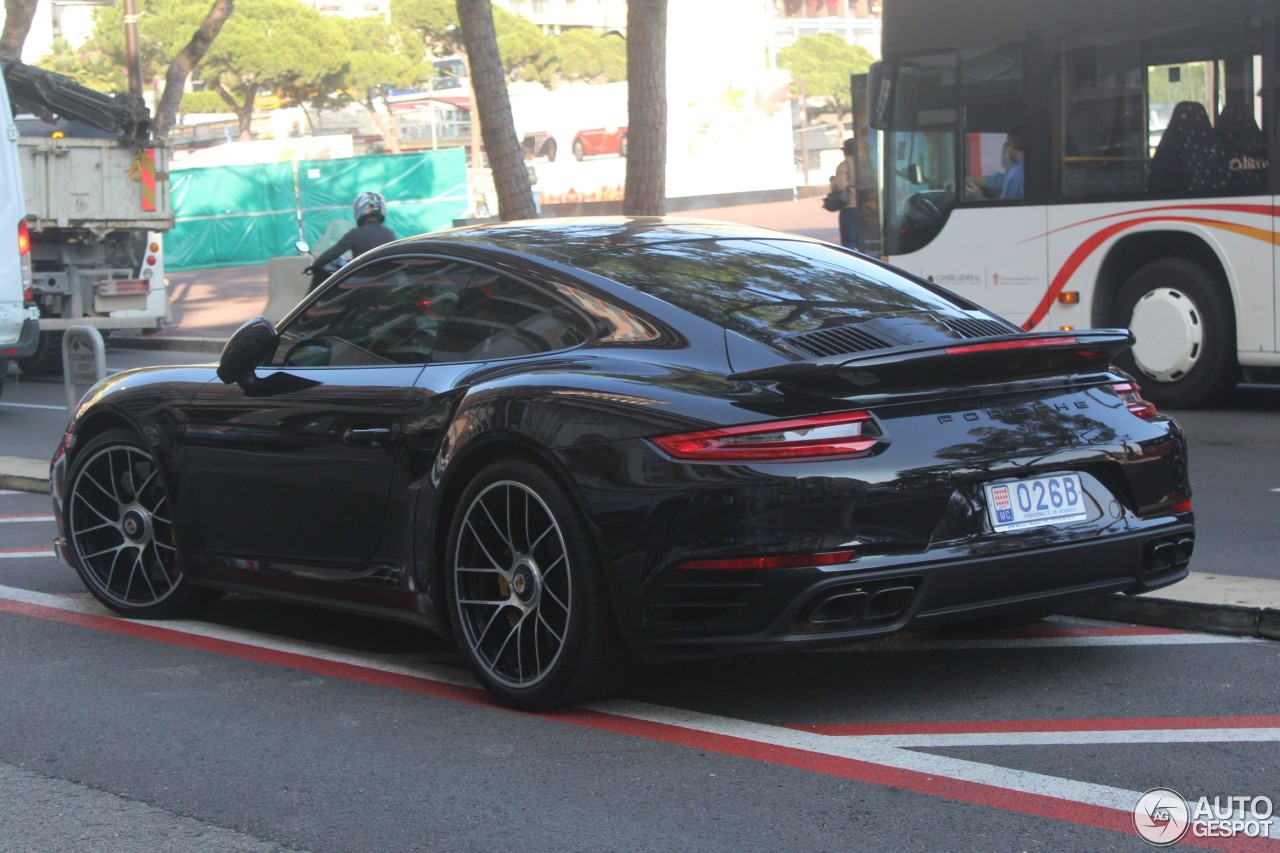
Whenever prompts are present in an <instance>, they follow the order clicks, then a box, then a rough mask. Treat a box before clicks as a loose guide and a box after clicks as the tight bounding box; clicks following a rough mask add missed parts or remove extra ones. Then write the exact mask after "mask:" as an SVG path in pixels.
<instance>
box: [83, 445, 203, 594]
mask: <svg viewBox="0 0 1280 853" xmlns="http://www.w3.org/2000/svg"><path fill="white" fill-rule="evenodd" d="M67 484H68V485H67V492H66V505H65V506H64V507H63V512H64V513H65V514H66V531H67V545H68V550H69V551H70V553H71V558H72V564H73V565H74V567H75V570H76V572H77V573H78V574H79V575H80V580H82V581H83V582H84V585H85V586H86V587H88V589H89V592H91V593H93V596H94V598H96V599H98V601H100V602H102V603H103V604H104V605H106V606H107V607H109V608H110V609H112V610H114V611H116V612H117V613H121V614H124V615H126V616H130V617H134V618H142V619H164V618H168V617H172V616H178V615H180V614H183V613H188V612H190V611H192V610H194V609H196V608H197V607H200V606H203V605H205V604H207V603H209V602H211V601H213V600H214V599H216V598H218V597H219V595H220V593H217V592H214V591H212V590H202V589H197V588H195V587H193V586H191V584H190V583H188V582H187V580H186V579H185V578H184V577H183V574H182V570H181V561H180V560H179V558H178V549H177V545H176V542H175V532H174V528H173V522H172V519H171V517H170V507H169V496H168V489H167V487H166V485H165V478H164V472H163V471H162V470H161V469H160V466H159V464H158V463H157V462H156V458H155V455H154V454H153V453H152V452H151V450H150V449H148V448H147V447H146V446H145V445H144V444H143V443H142V442H141V441H140V440H139V439H138V438H137V436H136V435H135V434H134V433H133V432H131V431H129V430H123V429H118V430H111V431H110V432H106V433H103V434H102V435H100V436H98V437H97V438H95V439H93V440H92V441H90V442H89V443H88V444H87V445H86V446H85V448H84V450H82V451H81V452H80V453H79V454H78V455H77V456H76V460H75V462H74V463H73V464H72V466H71V470H70V473H69V476H68V478H67Z"/></svg>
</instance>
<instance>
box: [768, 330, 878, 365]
mask: <svg viewBox="0 0 1280 853" xmlns="http://www.w3.org/2000/svg"><path fill="white" fill-rule="evenodd" d="M783 342H784V343H786V344H789V345H790V346H792V347H795V348H796V349H798V350H801V351H802V352H805V353H807V354H809V355H813V356H819V357H821V356H824V355H842V354H844V353H848V352H866V351H867V350H873V349H884V348H885V347H887V346H890V343H889V342H888V341H886V340H884V339H883V338H878V337H876V336H875V335H872V334H869V333H867V332H864V331H863V330H861V329H859V328H857V327H856V326H837V327H835V328H833V329H819V330H818V331H816V332H804V333H802V334H799V335H794V336H791V337H788V338H784V339H783Z"/></svg>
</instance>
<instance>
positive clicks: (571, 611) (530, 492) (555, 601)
mask: <svg viewBox="0 0 1280 853" xmlns="http://www.w3.org/2000/svg"><path fill="white" fill-rule="evenodd" d="M456 506H457V507H458V508H459V509H458V511H457V512H456V513H455V514H454V517H453V519H452V523H451V525H450V532H449V546H448V552H447V553H448V556H447V561H446V571H447V573H448V577H447V588H448V592H449V599H450V612H451V616H452V619H453V626H454V634H455V639H456V640H457V643H458V646H459V647H460V649H461V651H462V653H463V655H464V656H465V657H466V659H467V661H468V663H469V664H470V666H471V669H472V671H473V672H474V673H475V675H476V677H477V678H478V679H479V680H480V683H481V684H483V685H484V687H485V688H486V689H487V690H489V692H490V693H492V694H493V695H494V697H496V698H497V700H498V701H499V702H501V703H502V704H504V705H507V706H510V707H513V708H520V709H524V710H540V709H547V708H553V707H559V706H564V705H572V704H577V703H579V702H583V701H585V700H587V699H590V698H594V697H596V696H599V695H602V694H604V693H606V692H607V691H608V689H609V688H610V687H611V681H612V676H615V675H616V674H617V672H618V667H617V664H618V663H619V662H620V657H621V652H620V648H621V645H620V643H619V642H618V639H617V629H616V626H615V624H614V622H613V617H612V615H611V612H610V609H609V604H608V600H607V595H606V591H605V588H604V578H603V572H602V567H601V562H600V558H599V556H598V554H597V553H596V549H595V547H594V546H593V544H592V541H591V537H590V535H589V533H588V530H587V525H586V522H585V520H584V519H583V516H582V513H581V512H579V511H578V509H577V508H576V506H575V505H574V503H573V500H572V499H571V498H570V496H569V494H568V492H567V491H566V490H565V488H564V487H563V486H562V485H561V484H560V483H559V482H558V481H557V480H556V479H554V478H553V477H552V476H551V475H549V474H548V473H546V472H545V471H544V470H543V469H542V468H540V467H538V466H536V465H533V464H531V463H529V462H526V461H523V460H517V459H510V460H504V461H499V462H496V463H494V464H491V465H490V466H488V467H487V468H485V469H484V470H483V471H481V472H480V474H479V475H478V476H476V477H475V478H474V480H472V482H471V483H470V484H469V485H468V487H467V489H466V491H465V492H464V493H463V495H462V498H461V500H459V501H458V503H457V504H456Z"/></svg>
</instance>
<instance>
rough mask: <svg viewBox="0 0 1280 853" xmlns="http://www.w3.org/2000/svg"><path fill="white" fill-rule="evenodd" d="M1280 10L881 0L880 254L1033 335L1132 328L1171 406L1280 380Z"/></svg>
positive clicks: (1144, 376) (875, 94)
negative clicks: (1279, 223) (1279, 196)
mask: <svg viewBox="0 0 1280 853" xmlns="http://www.w3.org/2000/svg"><path fill="white" fill-rule="evenodd" d="M1278 25H1280V3H1278V2H1277V0H965V2H956V0H884V45H883V61H882V62H881V63H879V64H877V65H876V66H874V67H873V69H872V72H871V75H870V81H869V84H868V86H867V92H868V94H867V95H866V98H867V101H868V104H867V111H868V113H869V115H868V121H869V123H870V124H871V125H872V126H873V127H876V128H878V129H880V130H883V131H884V135H883V137H882V138H881V142H880V144H881V146H882V147H881V150H880V151H879V162H880V166H881V168H880V183H881V186H880V214H881V216H880V223H879V224H881V225H882V227H883V233H882V235H880V234H874V233H870V234H869V235H868V236H869V237H870V238H871V239H872V240H875V239H877V238H881V239H882V241H883V242H882V243H880V244H879V245H877V244H875V243H870V244H868V249H867V250H868V251H872V252H876V253H879V254H883V255H884V256H886V257H887V258H889V259H890V260H891V261H892V262H893V263H895V264H897V265H898V266H900V267H902V268H904V269H906V270H907V271H909V272H913V273H915V274H917V275H921V276H924V277H927V278H930V279H933V280H934V281H935V282H937V283H939V284H941V285H943V286H945V287H948V288H950V289H952V290H954V291H956V292H958V293H960V294H962V295H964V296H966V297H968V298H970V299H972V300H973V301H975V302H977V303H979V304H981V305H983V306H985V307H987V308H989V309H991V310H993V311H995V312H997V313H999V314H1001V315H1002V316H1004V317H1006V318H1008V319H1011V320H1013V321H1015V322H1017V323H1020V324H1021V325H1022V326H1023V327H1024V328H1026V329H1028V330H1031V329H1070V328H1087V327H1128V328H1129V329H1131V330H1132V331H1133V334H1134V336H1135V339H1136V343H1135V345H1134V347H1133V348H1132V350H1131V352H1130V353H1128V354H1127V355H1126V357H1125V358H1124V359H1122V362H1121V363H1122V366H1124V367H1126V368H1127V369H1129V370H1130V371H1131V372H1133V373H1134V374H1135V375H1136V376H1137V378H1138V379H1139V381H1140V382H1141V385H1142V389H1143V391H1144V393H1145V396H1147V397H1148V398H1150V399H1151V400H1152V401H1154V402H1156V403H1158V404H1160V405H1163V406H1167V407H1171V408H1179V407H1189V406H1200V405H1208V404H1212V403H1214V402H1218V401H1221V400H1222V398H1223V397H1224V396H1225V395H1226V394H1228V393H1229V392H1230V391H1231V390H1232V389H1233V388H1234V386H1235V384H1236V382H1237V380H1238V379H1239V378H1240V377H1241V375H1243V377H1244V378H1245V379H1249V380H1256V381H1268V382H1274V381H1277V380H1278V379H1280V344H1278V342H1277V335H1278V333H1277V326H1278V325H1280V299H1278V298H1277V281H1278V280H1280V279H1277V272H1276V269H1277V257H1276V255H1277V252H1280V246H1278V244H1277V230H1276V217H1277V215H1278V208H1277V207H1276V199H1275V193H1276V192H1277V188H1278V186H1280V175H1278V174H1277V170H1276V168H1275V167H1273V166H1272V164H1274V163H1276V162H1277V158H1276V154H1277V152H1276V145H1277V137H1278V136H1280V133H1278V132H1277V128H1276V126H1275V122H1276V117H1277V111H1276V106H1277V104H1276V100H1275V98H1276V95H1277V76H1276V75H1277V63H1278V60H1277V52H1276V51H1277V43H1278V40H1280V35H1278V33H1277V26H1278ZM857 88H858V87H857V86H855V90H856V89H857ZM1010 142H1012V143H1013V144H1014V147H1015V148H1016V147H1018V146H1019V145H1020V146H1021V147H1022V149H1023V150H1022V152H1021V153H1019V152H1016V151H1014V152H1013V153H1010V152H1009V148H1008V143H1010ZM1019 161H1020V162H1019ZM1015 163H1017V164H1018V165H1017V168H1016V169H1015V168H1014V165H1015ZM1019 171H1020V172H1022V173H1023V174H1022V175H1021V176H1020V177H1021V180H1020V181H1018V180H1015V179H1014V178H1013V177H1012V173H1013V172H1019ZM1006 173H1009V174H1010V181H1009V184H1010V186H1013V185H1015V184H1017V183H1019V182H1020V183H1021V191H1020V192H1018V191H1016V189H1015V191H1014V192H1012V193H1010V192H1009V191H1007V190H1006V191H1005V192H1004V193H1003V194H1002V192H1001V188H1002V181H1003V180H1004V177H1005V175H1006ZM863 230H864V231H871V230H872V229H863ZM877 230H878V229H877Z"/></svg>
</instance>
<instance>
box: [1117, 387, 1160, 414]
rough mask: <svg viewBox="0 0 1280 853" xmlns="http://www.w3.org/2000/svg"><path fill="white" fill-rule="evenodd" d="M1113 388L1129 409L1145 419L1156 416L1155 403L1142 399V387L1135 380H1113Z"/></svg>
mask: <svg viewBox="0 0 1280 853" xmlns="http://www.w3.org/2000/svg"><path fill="white" fill-rule="evenodd" d="M1111 390H1113V391H1115V392H1116V396H1117V397H1119V398H1120V402H1122V403H1124V406H1125V408H1126V409H1128V410H1129V411H1131V412H1133V413H1134V414H1135V415H1137V416H1138V417H1140V418H1142V419H1143V420H1147V419H1150V418H1154V417H1155V416H1156V415H1157V414H1158V413H1157V411H1156V405H1155V403H1152V402H1151V401H1149V400H1144V399H1142V389H1141V388H1139V387H1138V386H1137V384H1136V383H1134V382H1113V383H1112V384H1111Z"/></svg>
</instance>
